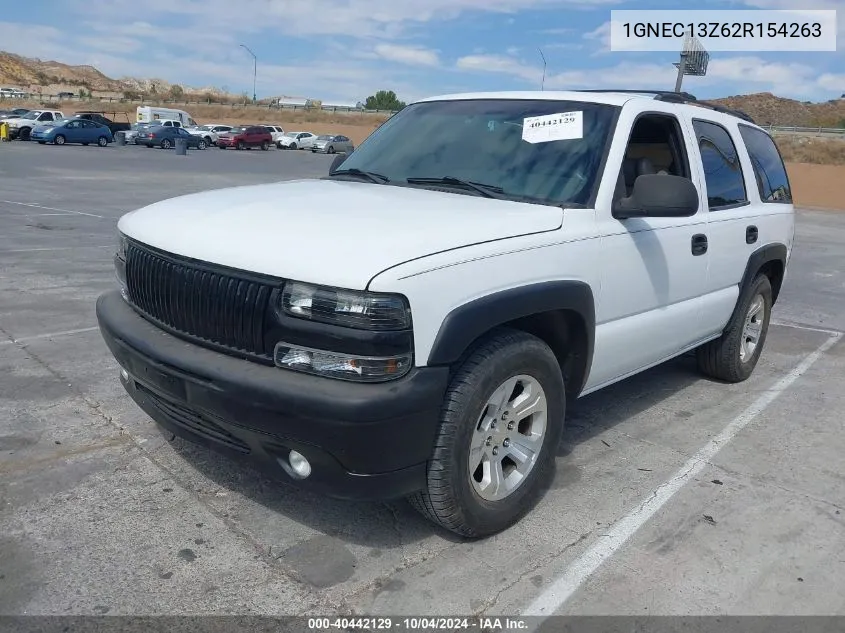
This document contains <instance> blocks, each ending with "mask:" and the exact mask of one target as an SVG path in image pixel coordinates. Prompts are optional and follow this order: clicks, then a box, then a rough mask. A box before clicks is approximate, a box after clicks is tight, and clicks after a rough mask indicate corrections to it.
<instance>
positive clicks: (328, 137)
mask: <svg viewBox="0 0 845 633" xmlns="http://www.w3.org/2000/svg"><path fill="white" fill-rule="evenodd" d="M330 138H332V136H331V135H330V134H329V135H326V134H321V135H320V136H318V137H317V140H318V141H328V140H329V139H330Z"/></svg>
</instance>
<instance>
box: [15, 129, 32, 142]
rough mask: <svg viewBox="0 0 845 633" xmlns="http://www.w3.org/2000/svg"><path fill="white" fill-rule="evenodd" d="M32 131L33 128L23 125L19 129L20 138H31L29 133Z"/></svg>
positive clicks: (24, 139)
mask: <svg viewBox="0 0 845 633" xmlns="http://www.w3.org/2000/svg"><path fill="white" fill-rule="evenodd" d="M31 132H32V128H28V127H22V128H21V129H20V130H19V131H18V138H19V139H20V140H22V141H28V140H29V135H30V133H31Z"/></svg>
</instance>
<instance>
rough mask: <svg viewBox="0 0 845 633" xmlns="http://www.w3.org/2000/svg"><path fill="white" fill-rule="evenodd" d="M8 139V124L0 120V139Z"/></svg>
mask: <svg viewBox="0 0 845 633" xmlns="http://www.w3.org/2000/svg"><path fill="white" fill-rule="evenodd" d="M8 140H9V124H8V123H6V122H0V141H8Z"/></svg>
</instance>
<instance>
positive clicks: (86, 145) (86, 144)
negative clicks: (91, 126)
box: [82, 143, 91, 147]
mask: <svg viewBox="0 0 845 633" xmlns="http://www.w3.org/2000/svg"><path fill="white" fill-rule="evenodd" d="M90 144H91V143H83V144H82V147H88V146H89V145H90Z"/></svg>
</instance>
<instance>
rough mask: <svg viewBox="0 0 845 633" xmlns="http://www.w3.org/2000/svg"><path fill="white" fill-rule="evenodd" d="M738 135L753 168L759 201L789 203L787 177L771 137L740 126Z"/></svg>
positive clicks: (790, 192)
mask: <svg viewBox="0 0 845 633" xmlns="http://www.w3.org/2000/svg"><path fill="white" fill-rule="evenodd" d="M739 134H740V136H742V140H743V141H744V142H745V147H746V149H747V150H748V155H749V156H750V157H751V164H752V165H753V166H754V176H755V178H756V179H757V189H758V190H759V191H760V199H761V200H762V201H763V202H780V203H791V202H792V189H791V188H790V186H789V177H788V176H787V174H786V167H785V166H784V164H783V158H781V155H780V151H778V148H777V145H775V142H774V140H773V139H772V137H771V136H769V135H768V134H766V133H765V132H763V131H762V130H758V129H757V128H753V127H750V126H748V125H742V124H740V126H739Z"/></svg>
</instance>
